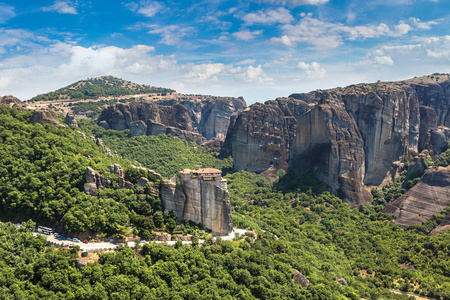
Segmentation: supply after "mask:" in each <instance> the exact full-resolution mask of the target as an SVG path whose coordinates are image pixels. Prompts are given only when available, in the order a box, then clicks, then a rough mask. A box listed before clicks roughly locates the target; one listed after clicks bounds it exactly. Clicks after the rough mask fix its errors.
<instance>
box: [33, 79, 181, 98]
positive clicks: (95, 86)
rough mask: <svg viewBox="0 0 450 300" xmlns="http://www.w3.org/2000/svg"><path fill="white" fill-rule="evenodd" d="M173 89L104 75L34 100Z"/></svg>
mask: <svg viewBox="0 0 450 300" xmlns="http://www.w3.org/2000/svg"><path fill="white" fill-rule="evenodd" d="M172 92H175V91H174V90H172V89H167V88H160V87H154V86H149V85H141V84H135V83H132V82H129V81H126V80H122V79H119V78H116V77H113V76H102V77H98V78H90V79H85V80H80V81H77V82H75V83H73V84H71V85H68V86H66V87H63V88H61V89H58V90H56V91H54V92H50V93H46V94H41V95H37V96H36V97H33V98H32V99H31V100H33V101H51V100H58V99H97V98H99V97H108V96H114V97H118V96H126V95H136V94H151V93H156V94H167V93H172Z"/></svg>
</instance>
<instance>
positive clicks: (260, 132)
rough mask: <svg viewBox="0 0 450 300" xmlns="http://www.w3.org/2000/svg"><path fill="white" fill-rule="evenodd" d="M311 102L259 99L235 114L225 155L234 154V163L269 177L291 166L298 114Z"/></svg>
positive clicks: (224, 147)
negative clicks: (291, 148) (289, 164)
mask: <svg viewBox="0 0 450 300" xmlns="http://www.w3.org/2000/svg"><path fill="white" fill-rule="evenodd" d="M309 109H310V105H309V104H308V103H307V102H305V101H302V100H297V99H277V100H275V101H267V102H265V103H264V104H261V103H256V104H254V105H252V106H250V107H248V108H246V109H243V110H241V111H239V112H238V113H237V114H235V115H233V116H232V118H231V122H230V127H229V130H228V133H227V137H226V139H225V143H224V145H223V147H222V150H221V156H222V157H226V156H229V155H232V156H233V163H234V167H235V168H236V169H239V170H246V171H250V172H256V173H264V174H265V175H268V177H274V176H275V177H276V172H277V170H278V169H283V170H287V168H288V160H289V149H290V145H291V143H292V141H293V138H294V136H295V134H296V130H297V126H298V124H297V123H298V121H297V117H298V116H300V115H302V114H303V113H305V112H306V111H308V110H309Z"/></svg>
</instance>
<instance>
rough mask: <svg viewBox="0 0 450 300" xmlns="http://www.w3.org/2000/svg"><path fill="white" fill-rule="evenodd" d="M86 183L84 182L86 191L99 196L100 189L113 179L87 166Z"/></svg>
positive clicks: (109, 183) (108, 184)
mask: <svg viewBox="0 0 450 300" xmlns="http://www.w3.org/2000/svg"><path fill="white" fill-rule="evenodd" d="M85 179H86V183H85V184H84V192H85V193H86V194H88V195H91V196H97V192H98V189H102V190H103V189H104V188H105V187H108V186H110V185H111V180H109V179H108V178H107V177H105V176H103V175H101V174H100V173H99V172H97V171H95V170H94V169H92V168H91V167H87V168H86V174H85Z"/></svg>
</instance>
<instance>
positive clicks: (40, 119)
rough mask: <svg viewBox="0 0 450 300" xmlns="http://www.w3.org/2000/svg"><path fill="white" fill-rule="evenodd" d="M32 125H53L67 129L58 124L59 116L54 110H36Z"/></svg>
mask: <svg viewBox="0 0 450 300" xmlns="http://www.w3.org/2000/svg"><path fill="white" fill-rule="evenodd" d="M29 123H30V124H36V123H39V124H52V125H53V126H57V127H65V126H64V125H62V124H59V122H58V114H57V113H56V112H55V111H52V110H36V111H35V112H34V113H33V115H32V116H31V118H30V121H29Z"/></svg>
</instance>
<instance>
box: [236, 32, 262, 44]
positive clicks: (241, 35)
mask: <svg viewBox="0 0 450 300" xmlns="http://www.w3.org/2000/svg"><path fill="white" fill-rule="evenodd" d="M262 32H263V31H262V30H255V31H250V30H248V29H244V30H241V31H236V32H234V33H233V36H234V37H235V38H236V39H238V40H243V41H248V40H253V39H254V38H256V37H257V36H258V35H261V33H262Z"/></svg>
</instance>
